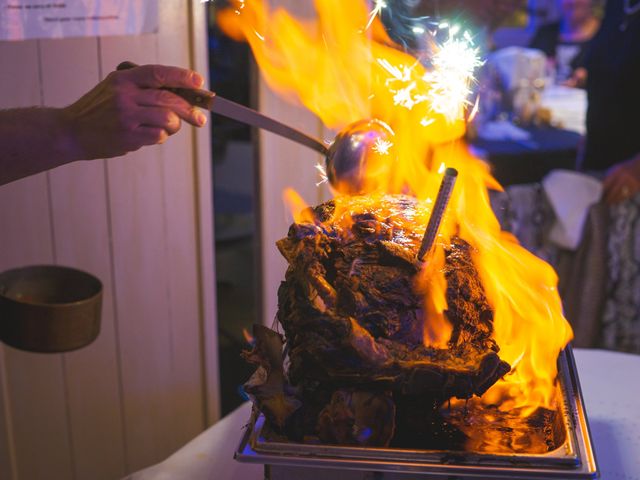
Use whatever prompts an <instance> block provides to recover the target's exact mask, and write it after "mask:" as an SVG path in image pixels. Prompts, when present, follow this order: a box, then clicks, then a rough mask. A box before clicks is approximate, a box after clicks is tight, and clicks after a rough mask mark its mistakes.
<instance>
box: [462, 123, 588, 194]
mask: <svg viewBox="0 0 640 480" xmlns="http://www.w3.org/2000/svg"><path fill="white" fill-rule="evenodd" d="M526 130H527V131H528V132H529V133H530V134H531V138H529V139H528V140H522V141H516V140H484V139H482V138H477V139H475V140H473V142H472V147H473V148H474V150H475V151H476V153H478V154H479V155H480V156H481V157H482V158H484V159H485V160H487V161H488V162H489V163H490V164H491V166H492V173H493V176H494V177H495V178H496V180H498V182H500V184H501V185H502V186H505V187H506V186H508V185H516V184H521V183H535V182H540V181H541V180H542V178H543V177H544V176H545V175H546V174H547V173H549V172H550V171H551V170H553V169H556V168H563V169H568V170H573V169H575V165H576V157H577V155H578V147H579V145H580V142H581V141H582V136H581V135H580V134H579V133H576V132H572V131H569V130H561V129H558V128H551V127H541V128H527V129H526Z"/></svg>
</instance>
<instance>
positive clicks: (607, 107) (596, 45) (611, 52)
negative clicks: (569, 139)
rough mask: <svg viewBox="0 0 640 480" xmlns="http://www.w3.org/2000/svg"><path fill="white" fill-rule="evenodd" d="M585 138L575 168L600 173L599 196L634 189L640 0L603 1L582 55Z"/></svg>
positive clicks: (625, 195)
mask: <svg viewBox="0 0 640 480" xmlns="http://www.w3.org/2000/svg"><path fill="white" fill-rule="evenodd" d="M585 66H586V69H587V83H586V87H587V95H588V102H589V107H588V111H587V138H586V144H585V152H584V156H583V158H582V159H581V165H580V167H581V169H582V170H585V171H595V172H601V174H604V199H605V201H606V202H607V203H609V204H617V203H620V202H622V201H624V200H627V199H629V198H631V197H633V196H635V195H636V194H637V193H638V192H640V134H639V130H638V115H640V0H608V2H607V6H606V11H605V17H604V19H603V23H602V28H601V29H600V31H599V32H598V33H597V35H596V36H595V37H594V39H593V41H592V45H591V47H590V48H589V50H588V53H587V55H586V57H585Z"/></svg>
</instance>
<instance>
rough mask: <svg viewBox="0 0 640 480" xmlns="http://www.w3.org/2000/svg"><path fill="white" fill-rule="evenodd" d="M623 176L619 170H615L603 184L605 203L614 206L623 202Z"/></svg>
mask: <svg viewBox="0 0 640 480" xmlns="http://www.w3.org/2000/svg"><path fill="white" fill-rule="evenodd" d="M623 185H624V182H623V175H621V174H620V172H619V171H618V170H613V171H612V172H611V173H610V174H609V175H607V177H606V178H605V179H604V181H603V182H602V187H603V193H602V197H603V199H604V201H605V203H607V204H609V205H614V204H616V203H620V202H621V201H622V193H623V191H622V187H623Z"/></svg>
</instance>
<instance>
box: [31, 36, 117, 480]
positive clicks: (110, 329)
mask: <svg viewBox="0 0 640 480" xmlns="http://www.w3.org/2000/svg"><path fill="white" fill-rule="evenodd" d="M41 53H42V55H41V62H42V77H43V79H45V81H44V82H43V88H42V90H43V96H44V103H45V105H47V106H52V107H61V106H65V105H68V104H70V103H72V102H73V101H75V100H77V99H78V98H79V97H80V96H81V95H82V94H84V93H85V92H87V91H89V90H90V89H91V88H92V87H93V86H94V85H96V84H97V83H98V82H99V80H100V75H99V68H98V67H99V62H98V42H97V40H96V39H65V40H57V41H50V42H43V44H42V48H41ZM69 75H73V79H74V81H73V82H69ZM50 181H51V202H52V214H53V215H52V217H53V230H54V232H55V239H56V243H55V248H56V260H57V262H58V263H59V264H61V265H66V266H71V267H75V268H80V269H82V270H85V271H87V272H89V273H92V274H93V275H95V276H97V277H98V278H100V280H101V281H102V283H103V287H104V290H103V309H102V322H101V331H100V335H99V337H98V338H97V339H96V341H95V342H93V343H92V344H91V345H90V346H88V347H87V348H83V349H80V350H78V351H76V352H72V353H69V354H66V355H65V356H64V363H65V374H66V375H65V381H66V385H67V402H68V411H69V416H70V429H71V439H72V441H71V446H72V449H73V459H74V473H75V478H78V479H83V478H91V479H95V480H99V479H105V480H107V479H113V478H119V477H121V476H123V475H124V473H125V470H126V469H125V451H124V432H123V426H122V423H123V418H122V411H121V408H120V405H121V403H120V402H121V397H120V394H121V390H120V385H119V371H118V359H117V345H116V338H115V332H114V330H115V325H114V320H115V319H114V298H113V295H112V288H111V287H112V276H111V261H110V259H111V257H110V248H109V228H108V222H107V212H108V207H107V195H106V188H105V171H104V161H92V162H79V163H74V164H70V165H66V166H64V167H60V168H58V169H56V170H53V171H52V172H51V173H50Z"/></svg>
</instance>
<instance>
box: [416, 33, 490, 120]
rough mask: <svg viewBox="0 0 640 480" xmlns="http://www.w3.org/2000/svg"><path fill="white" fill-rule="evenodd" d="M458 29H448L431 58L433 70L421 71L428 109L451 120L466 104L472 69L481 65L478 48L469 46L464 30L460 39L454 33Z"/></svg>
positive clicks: (468, 38)
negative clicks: (423, 73)
mask: <svg viewBox="0 0 640 480" xmlns="http://www.w3.org/2000/svg"><path fill="white" fill-rule="evenodd" d="M457 31H459V29H456V30H454V29H450V30H449V39H448V40H447V41H446V42H445V43H444V44H443V45H441V46H440V47H439V49H438V51H437V52H436V54H435V55H434V57H433V59H432V64H433V71H432V72H429V73H428V74H426V75H425V78H424V80H425V82H427V83H428V84H429V85H430V87H431V88H430V90H429V100H430V102H431V109H432V110H433V111H434V112H436V113H440V114H442V115H444V116H445V117H447V118H448V119H449V120H451V121H453V120H456V119H458V118H461V117H462V116H463V113H464V108H465V107H466V106H467V105H469V104H470V103H469V100H468V97H469V94H470V93H471V84H472V82H473V81H474V76H473V73H474V71H475V69H476V68H478V67H479V66H481V65H482V61H481V60H480V57H479V56H478V50H477V49H476V48H473V43H472V41H471V36H470V35H469V33H468V32H465V33H464V34H463V39H458V38H457V37H456V34H455V33H454V32H456V33H457Z"/></svg>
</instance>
